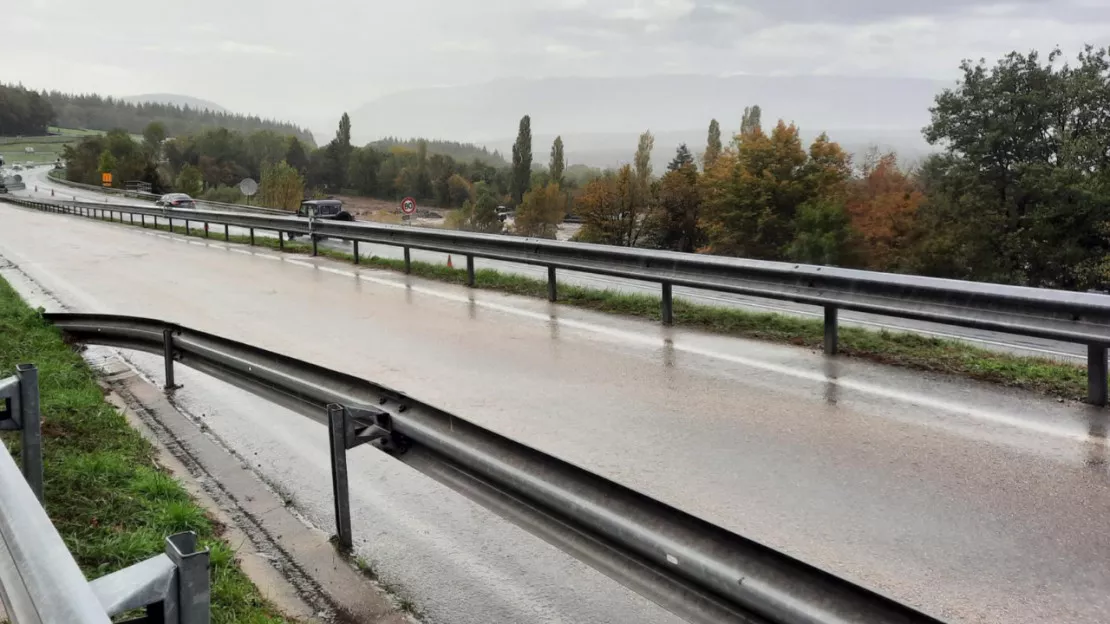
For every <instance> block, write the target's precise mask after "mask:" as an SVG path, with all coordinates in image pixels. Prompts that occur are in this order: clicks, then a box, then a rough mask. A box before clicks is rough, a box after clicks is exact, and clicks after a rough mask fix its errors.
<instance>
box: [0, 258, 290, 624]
mask: <svg viewBox="0 0 1110 624" xmlns="http://www.w3.org/2000/svg"><path fill="white" fill-rule="evenodd" d="M18 363H33V364H35V365H37V366H38V369H39V384H40V392H41V397H42V405H41V407H42V418H43V424H42V428H43V457H44V462H45V473H46V484H45V494H46V510H47V513H48V514H49V515H50V518H51V520H52V521H53V522H54V526H56V527H57V528H58V532H59V533H61V535H62V537H63V538H64V539H65V542H66V545H67V546H68V547H69V549H70V551H71V552H72V553H73V555H74V557H75V558H76V559H77V562H78V563H79V564H80V565H81V568H82V569H83V570H84V571H85V574H86V575H87V576H88V577H89V578H96V577H99V576H103V575H105V574H108V573H110V572H113V571H115V570H119V569H121V568H124V567H126V566H128V565H131V564H133V563H136V562H138V561H141V560H143V559H146V558H148V557H151V556H153V555H157V554H159V553H161V552H162V551H163V550H164V548H165V546H164V539H165V537H166V536H168V535H170V534H172V533H176V532H179V531H187V530H189V531H196V532H197V534H198V535H199V536H200V539H201V543H202V544H203V545H204V546H207V547H208V548H210V549H211V574H212V621H213V622H217V623H223V622H228V623H230V622H240V623H249V624H262V623H267V622H285V621H287V620H286V619H284V618H283V617H282V616H281V615H280V614H279V613H278V612H277V611H276V610H275V609H274V607H273V606H272V605H270V604H269V603H268V602H266V601H265V600H264V599H263V598H262V596H261V595H260V594H259V593H258V590H257V589H256V588H255V587H254V585H253V584H252V583H251V582H250V580H249V579H248V578H247V577H246V576H245V575H244V574H243V572H242V571H241V570H240V569H239V567H238V565H237V564H236V562H235V552H234V550H233V549H232V548H231V547H229V546H228V545H227V544H226V543H224V542H222V541H221V540H220V539H219V532H220V527H219V526H217V525H215V524H214V523H213V521H212V520H211V519H210V518H208V516H207V515H206V514H205V511H204V509H203V508H201V507H200V506H199V505H198V504H197V503H195V502H194V501H193V500H192V499H191V498H190V497H189V495H188V494H187V493H186V491H185V490H184V489H183V488H182V487H181V485H180V484H178V483H177V482H176V481H175V480H174V479H173V478H172V477H170V476H168V475H167V474H165V473H164V472H162V471H161V470H160V469H159V467H158V466H157V465H156V464H155V463H154V451H153V449H152V447H151V445H150V444H149V443H148V442H147V441H146V440H144V439H143V438H142V436H140V435H139V433H138V432H137V431H135V430H134V429H132V428H131V427H130V426H129V425H128V423H127V420H126V419H125V418H124V416H123V415H122V414H120V413H119V412H118V411H117V410H116V409H115V408H113V407H112V406H111V405H109V404H108V403H107V402H105V400H104V395H103V392H102V391H101V388H100V386H99V385H97V382H96V378H95V376H94V373H93V371H92V370H91V369H90V368H89V367H88V366H87V365H86V364H85V362H84V360H82V359H81V357H80V356H79V355H78V354H77V353H75V352H74V351H73V350H72V349H70V348H69V346H67V345H66V344H65V343H64V342H63V341H62V338H61V336H60V335H59V333H58V331H57V330H56V329H54V328H53V327H51V326H50V325H48V324H47V323H46V322H45V321H43V320H42V318H41V317H40V316H39V314H38V313H37V312H35V311H34V310H32V309H30V308H29V307H28V306H27V305H26V304H25V303H24V302H23V301H22V300H21V299H20V298H19V296H18V295H17V294H16V292H15V291H14V290H13V289H12V288H11V286H9V285H8V284H7V282H5V281H4V280H2V279H0V377H6V376H8V375H10V374H11V373H12V371H14V370H15V365H16V364H18ZM4 439H5V440H6V441H7V442H8V444H9V447H10V448H12V449H13V452H16V453H17V452H18V449H19V437H18V435H15V436H12V435H11V434H8V435H5V436H4Z"/></svg>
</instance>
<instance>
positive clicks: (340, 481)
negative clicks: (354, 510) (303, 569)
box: [328, 403, 352, 549]
mask: <svg viewBox="0 0 1110 624" xmlns="http://www.w3.org/2000/svg"><path fill="white" fill-rule="evenodd" d="M328 437H329V438H330V440H331V490H332V500H333V502H334V504H335V535H336V537H337V538H338V539H339V546H340V547H342V548H344V549H350V548H351V545H352V539H351V499H350V490H349V489H348V485H347V410H345V409H343V406H342V405H339V404H338V403H332V404H330V405H328Z"/></svg>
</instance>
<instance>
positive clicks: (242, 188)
mask: <svg viewBox="0 0 1110 624" xmlns="http://www.w3.org/2000/svg"><path fill="white" fill-rule="evenodd" d="M239 192H240V193H242V194H243V196H244V197H246V198H247V204H250V203H251V197H253V196H254V194H255V193H257V192H258V182H255V181H254V180H252V179H250V178H243V181H242V182H240V183H239Z"/></svg>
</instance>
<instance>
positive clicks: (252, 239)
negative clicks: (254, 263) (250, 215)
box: [251, 228, 254, 247]
mask: <svg viewBox="0 0 1110 624" xmlns="http://www.w3.org/2000/svg"><path fill="white" fill-rule="evenodd" d="M251 247H254V228H251Z"/></svg>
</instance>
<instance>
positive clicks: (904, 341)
mask: <svg viewBox="0 0 1110 624" xmlns="http://www.w3.org/2000/svg"><path fill="white" fill-rule="evenodd" d="M125 223H126V222H125ZM148 227H152V226H151V225H150V224H149V222H148ZM159 229H161V230H167V229H168V228H167V226H165V225H162V226H160V227H159ZM174 231H175V232H176V233H178V234H185V228H184V227H183V226H177V225H175V226H174ZM190 234H191V235H192V236H203V235H204V232H203V229H202V227H199V226H193V227H192V228H191V230H190ZM209 236H210V237H211V238H215V239H219V240H222V239H223V227H222V226H212V231H211V232H210V233H209ZM229 241H230V242H233V243H242V244H248V243H249V242H250V239H249V237H247V236H231V237H230V238H229ZM255 246H258V247H266V248H269V249H275V250H276V249H278V248H279V245H278V241H277V239H274V238H268V237H262V236H256V237H255ZM283 251H285V252H286V253H295V254H307V253H311V251H312V247H311V245H310V244H309V243H306V242H289V241H286V243H285V248H284V250H283ZM318 253H319V255H321V256H325V257H328V258H334V259H336V260H342V261H345V262H352V261H353V260H354V257H353V256H352V255H351V254H349V253H346V252H341V251H335V250H332V249H326V248H323V247H320V248H319V249H318ZM360 262H361V263H362V264H363V265H364V266H369V267H374V268H380V269H387V270H391V271H404V268H405V263H404V261H403V260H398V259H393V258H379V257H377V256H374V257H371V258H366V257H363V258H362V259H361V260H360ZM411 267H412V270H411V273H412V274H413V275H415V276H417V277H422V278H425V279H432V280H437V281H441V282H447V283H451V284H460V285H461V284H465V283H466V271H465V270H464V269H455V268H449V267H447V266H445V265H442V264H431V263H426V262H412V264H411ZM474 277H475V287H476V288H480V289H484V290H494V291H498V292H503V293H509V294H513V295H522V296H527V297H537V298H546V297H547V282H546V281H544V280H540V279H535V278H531V277H525V276H521V275H512V274H508V273H501V272H499V271H496V270H493V269H481V270H478V271H476V272H475V275H474ZM559 303H561V304H564V305H571V306H575V307H578V308H584V309H588V310H595V311H598V312H605V313H608V314H617V315H622V316H629V317H635V318H641V319H648V320H653V321H659V320H660V319H661V313H660V310H659V298H658V297H655V296H652V295H646V294H630V293H622V292H617V291H613V290H601V289H596V288H586V287H582V286H574V285H570V284H560V285H559ZM673 312H674V323H675V325H676V326H678V327H687V328H691V329H697V330H702V331H708V332H714V333H718V334H725V335H729V336H740V337H744V338H753V339H757V340H767V341H771V342H779V343H790V344H792V345H796V346H799V347H805V348H809V349H821V348H822V343H823V339H824V329H823V325H822V321H821V320H819V319H809V318H802V317H795V316H786V315H782V314H774V313H761V312H750V311H747V310H741V309H737V308H724V307H718V306H708V305H702V304H697V303H692V302H690V301H687V300H684V299H681V298H675V299H674V305H673ZM840 353H841V354H842V355H843V356H845V357H855V358H860V359H865V360H870V361H874V362H880V363H882V364H888V365H892V366H901V367H904V368H911V369H915V370H924V371H932V372H939V373H947V374H953V375H960V376H964V377H969V378H971V379H976V380H979V381H986V382H990V383H996V384H1000V385H1004V386H1009V387H1014V388H1021V389H1024V390H1031V391H1033V392H1037V393H1040V394H1044V395H1048V396H1053V397H1060V398H1065V399H1074V400H1083V399H1084V398H1086V395H1087V369H1086V367H1083V366H1076V365H1073V364H1068V363H1066V362H1059V361H1056V360H1051V359H1047V358H1036V357H1024V356H1019V355H1012V354H1007V353H1000V352H996V351H990V350H987V349H981V348H978V347H974V346H971V345H968V344H966V343H963V342H959V341H955V340H945V339H941V338H933V337H929V336H922V335H920V334H911V333H902V332H889V331H886V330H882V331H872V330H868V329H861V328H857V327H844V326H841V327H840Z"/></svg>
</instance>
